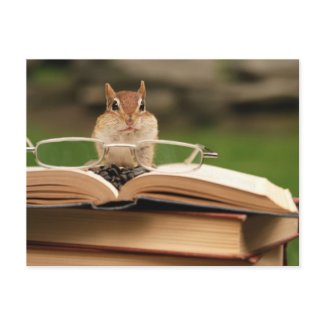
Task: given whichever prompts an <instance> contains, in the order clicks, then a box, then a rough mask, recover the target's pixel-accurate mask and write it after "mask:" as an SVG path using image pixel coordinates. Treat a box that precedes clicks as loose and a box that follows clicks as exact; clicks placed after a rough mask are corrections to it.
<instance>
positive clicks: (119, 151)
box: [92, 80, 158, 167]
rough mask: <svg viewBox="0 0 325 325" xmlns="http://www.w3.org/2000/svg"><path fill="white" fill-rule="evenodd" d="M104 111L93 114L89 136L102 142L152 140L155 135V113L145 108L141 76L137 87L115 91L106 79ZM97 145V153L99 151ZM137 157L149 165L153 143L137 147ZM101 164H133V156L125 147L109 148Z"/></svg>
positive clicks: (122, 165) (131, 165)
mask: <svg viewBox="0 0 325 325" xmlns="http://www.w3.org/2000/svg"><path fill="white" fill-rule="evenodd" d="M105 96H106V111H105V112H104V113H103V114H102V115H100V116H99V117H98V118H97V121H96V125H95V128H94V131H93V133H92V137H93V138H97V139H100V140H102V141H103V142H104V143H106V144H110V143H127V144H135V143H136V142H138V141H141V140H154V139H157V137H158V122H157V119H156V117H155V116H154V115H153V114H152V113H149V112H148V111H147V110H146V102H145V97H146V87H145V83H144V81H143V80H142V81H141V83H140V88H139V89H138V91H137V92H136V91H125V90H123V91H119V92H115V91H114V90H113V88H112V87H111V85H110V84H109V83H106V84H105ZM101 150H102V149H101V148H100V147H97V152H98V155H100V156H101V155H102V152H101ZM140 155H141V161H143V162H145V163H146V165H149V166H151V165H152V161H153V155H154V148H153V146H150V147H149V146H148V147H146V148H145V149H144V150H141V153H140ZM104 163H105V164H115V165H117V166H121V167H135V166H136V165H138V163H137V161H136V158H135V157H134V156H133V155H132V151H131V150H130V149H129V148H110V149H109V152H108V154H107V155H106V156H105V157H104Z"/></svg>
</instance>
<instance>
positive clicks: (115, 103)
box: [112, 100, 119, 111]
mask: <svg viewBox="0 0 325 325" xmlns="http://www.w3.org/2000/svg"><path fill="white" fill-rule="evenodd" d="M118 109H119V107H118V102H117V101H116V100H114V101H113V103H112V110H113V111H117V110H118Z"/></svg>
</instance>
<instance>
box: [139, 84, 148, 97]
mask: <svg viewBox="0 0 325 325" xmlns="http://www.w3.org/2000/svg"><path fill="white" fill-rule="evenodd" d="M138 93H139V94H140V96H141V97H142V98H145V97H146V86H145V84H144V81H143V80H141V82H140V88H139V89H138Z"/></svg>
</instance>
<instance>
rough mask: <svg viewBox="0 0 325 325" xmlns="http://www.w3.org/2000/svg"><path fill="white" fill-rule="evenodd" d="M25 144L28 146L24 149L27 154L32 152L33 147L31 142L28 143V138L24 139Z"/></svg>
mask: <svg viewBox="0 0 325 325" xmlns="http://www.w3.org/2000/svg"><path fill="white" fill-rule="evenodd" d="M26 142H27V144H28V147H27V148H26V150H27V152H34V151H35V146H34V145H33V143H32V141H30V140H29V138H26Z"/></svg>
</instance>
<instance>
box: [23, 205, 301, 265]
mask: <svg viewBox="0 0 325 325" xmlns="http://www.w3.org/2000/svg"><path fill="white" fill-rule="evenodd" d="M297 236H298V218H296V217H284V216H276V215H273V216H271V215H261V214H259V215H246V214H238V213H232V214H231V213H214V212H190V211H157V210H153V211H127V210H118V211H114V210H109V211H105V210H94V209H87V208H28V209H27V240H28V241H29V243H34V244H39V243H48V244H51V245H56V244H57V245H66V246H69V245H70V246H71V245H74V246H75V247H92V248H96V249H111V250H114V251H124V252H141V253H151V252H155V253H160V254H166V255H184V256H192V257H209V258H222V259H243V260H245V259H247V258H250V257H252V256H256V255H258V254H260V253H263V252H264V251H266V250H268V249H270V248H272V247H275V246H278V245H281V244H283V243H285V242H287V241H288V240H291V239H293V238H295V237H297Z"/></svg>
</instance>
